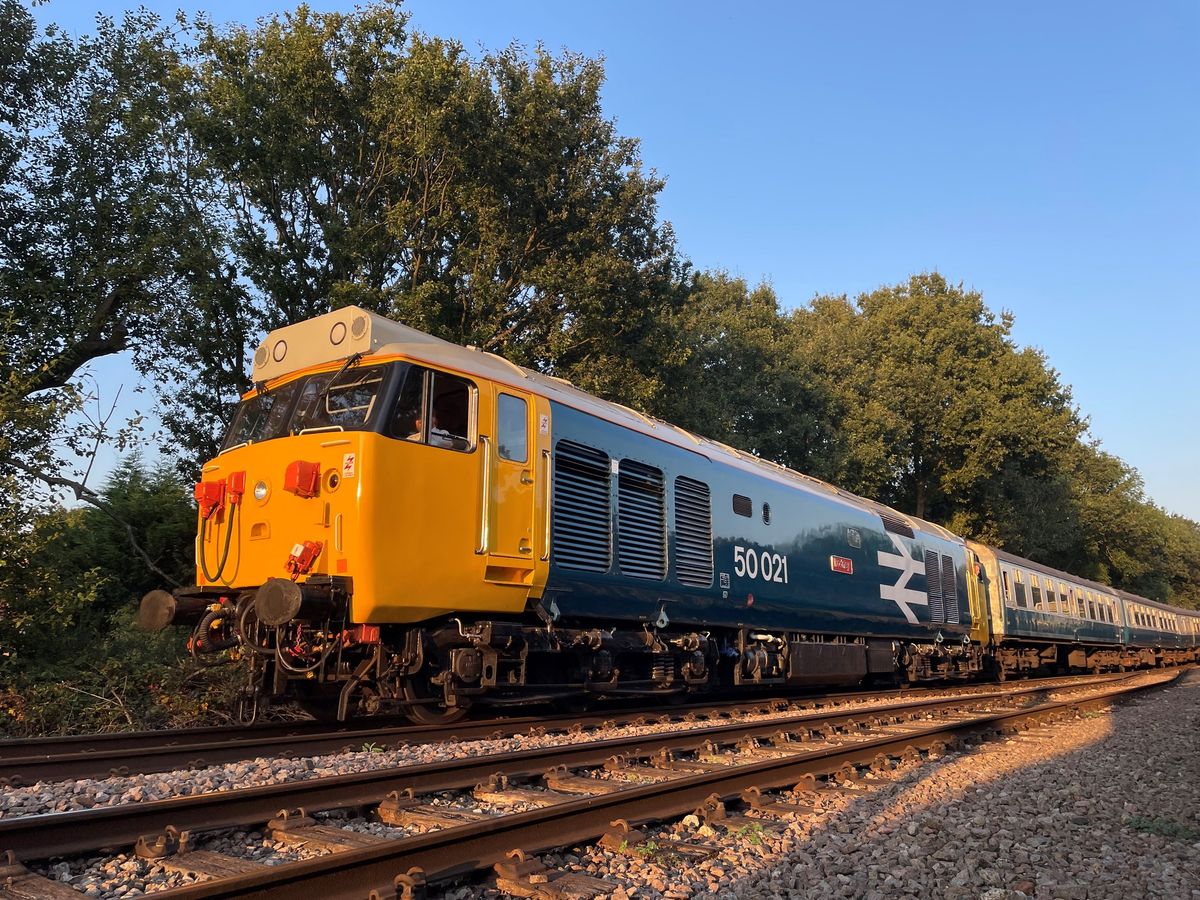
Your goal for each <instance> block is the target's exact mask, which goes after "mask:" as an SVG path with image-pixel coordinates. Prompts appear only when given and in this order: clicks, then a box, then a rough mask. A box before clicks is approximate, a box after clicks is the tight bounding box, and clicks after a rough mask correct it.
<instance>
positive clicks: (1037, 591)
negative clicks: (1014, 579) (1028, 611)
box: [1029, 575, 1044, 612]
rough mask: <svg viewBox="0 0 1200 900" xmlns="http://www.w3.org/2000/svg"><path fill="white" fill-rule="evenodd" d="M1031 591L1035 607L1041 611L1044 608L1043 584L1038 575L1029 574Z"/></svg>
mask: <svg viewBox="0 0 1200 900" xmlns="http://www.w3.org/2000/svg"><path fill="white" fill-rule="evenodd" d="M1029 593H1030V595H1032V597H1033V608H1034V609H1036V610H1037V611H1038V612H1041V611H1042V610H1043V609H1044V607H1043V606H1042V585H1041V582H1039V581H1038V577H1037V576H1036V575H1030V576H1029Z"/></svg>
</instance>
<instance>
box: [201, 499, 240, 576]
mask: <svg viewBox="0 0 1200 900" xmlns="http://www.w3.org/2000/svg"><path fill="white" fill-rule="evenodd" d="M241 509H242V507H241V504H240V503H238V504H232V505H231V509H230V512H229V522H228V524H227V525H226V526H225V547H224V548H223V549H222V550H221V562H220V563H219V564H218V565H217V572H216V574H215V575H214V574H212V573H211V572H209V571H208V560H207V559H206V558H205V553H204V544H205V531H206V529H207V526H208V519H201V520H200V552H199V553H197V554H196V556H197V557H199V559H200V571H201V572H203V573H204V578H205V579H206V580H207V581H208V583H209V584H216V583H217V582H218V581H220V580H221V576H222V575H224V574H225V564H226V563H228V562H229V547H230V544H231V543H232V542H233V526H234V522H233V518H234V516H235V515H236V516H238V517H239V518H240V517H241ZM218 533H219V531H218Z"/></svg>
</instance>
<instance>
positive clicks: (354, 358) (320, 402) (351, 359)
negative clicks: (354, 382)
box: [311, 353, 363, 410]
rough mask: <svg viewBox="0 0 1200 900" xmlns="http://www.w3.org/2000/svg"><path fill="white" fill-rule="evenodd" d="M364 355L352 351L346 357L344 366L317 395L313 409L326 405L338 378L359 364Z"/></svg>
mask: <svg viewBox="0 0 1200 900" xmlns="http://www.w3.org/2000/svg"><path fill="white" fill-rule="evenodd" d="M362 357H363V355H362V353H351V354H350V355H349V356H347V357H346V361H345V362H344V363H342V367H341V368H340V369H338V370H337V372H336V373H335V374H334V376H333V377H332V378H330V379H329V382H328V383H327V384H326V385H325V389H324V390H323V391H321V396H319V397H317V399H316V402H315V403H314V404H313V406H312V407H311V409H314V410H317V409H321V408H323V407H324V406H325V401H326V400H328V399H329V392H330V391H331V390H333V386H334V385H335V384H337V380H338V379H339V378H341V377H342V376H343V375H345V374H346V370H347V369H349V368H350V367H351V366H353V365H355V364H357V363H358V361H359V360H360V359H362Z"/></svg>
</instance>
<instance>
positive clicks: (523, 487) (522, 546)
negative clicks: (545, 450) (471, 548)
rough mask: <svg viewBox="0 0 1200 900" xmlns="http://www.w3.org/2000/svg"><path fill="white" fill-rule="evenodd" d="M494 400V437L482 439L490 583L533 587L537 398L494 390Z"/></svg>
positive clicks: (484, 542) (484, 541)
mask: <svg viewBox="0 0 1200 900" xmlns="http://www.w3.org/2000/svg"><path fill="white" fill-rule="evenodd" d="M491 399H492V403H491V404H489V405H490V406H491V409H490V411H489V412H490V415H489V416H488V418H489V420H490V421H489V425H490V428H489V431H490V434H488V435H486V436H481V443H483V444H486V453H487V462H486V466H487V468H486V470H485V472H484V481H485V483H486V484H485V494H486V496H487V501H486V502H487V508H486V510H485V513H484V523H483V529H482V533H481V536H480V550H481V551H482V552H483V553H484V554H485V555H486V557H487V571H486V574H485V578H486V579H487V580H488V581H493V582H497V583H501V584H522V585H532V583H533V577H534V566H535V557H536V552H535V546H534V543H535V536H534V514H535V506H536V503H537V467H536V462H537V446H536V444H537V442H536V439H535V436H534V429H533V418H534V398H533V397H532V396H531V395H529V394H527V393H525V392H523V391H519V390H516V389H514V388H510V387H507V386H504V385H494V386H493V388H492V398H491Z"/></svg>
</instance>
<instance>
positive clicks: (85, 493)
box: [9, 459, 180, 587]
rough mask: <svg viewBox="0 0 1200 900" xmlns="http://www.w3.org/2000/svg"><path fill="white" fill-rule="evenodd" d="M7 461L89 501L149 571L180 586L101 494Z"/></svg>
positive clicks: (13, 461) (86, 501) (79, 483)
mask: <svg viewBox="0 0 1200 900" xmlns="http://www.w3.org/2000/svg"><path fill="white" fill-rule="evenodd" d="M9 463H10V464H11V465H13V466H15V467H16V468H18V469H20V470H21V471H22V472H24V473H25V474H26V475H30V476H32V477H33V478H36V479H37V480H38V481H40V482H42V483H43V484H46V485H49V486H50V487H56V488H66V489H67V490H69V491H71V493H72V494H74V495H75V499H76V500H82V501H83V502H84V503H90V504H91V505H92V506H94V507H95V508H96V509H98V510H100V512H102V513H104V514H105V515H106V516H108V517H109V518H110V519H112V521H113V522H115V523H116V524H117V525H119V526H121V528H122V529H123V530H124V531H125V537H126V539H128V541H129V546H131V547H132V548H133V550H134V552H135V553H137V555H138V556H140V557H141V558H142V562H144V563H145V564H146V567H147V568H148V569H150V571H151V572H153V573H154V574H155V575H157V576H158V577H159V578H162V579H163V580H164V581H166V582H167V583H168V584H170V585H171V586H172V587H179V586H180V585H179V582H178V581H176V580H175V579H174V578H172V577H171V576H170V575H168V574H167V573H166V572H164V571H163V570H162V569H160V568H159V567H158V566H157V565H156V564H155V562H154V560H152V559H151V558H150V555H149V554H148V553H147V552H146V551H145V549H143V547H142V545H141V544H139V543H138V540H137V535H135V534H134V531H133V526H132V525H130V524H129V523H128V522H126V521H125V520H124V519H122V518H121V517H120V516H119V515H117V513H116V511H115V510H114V509H113V508H112V506H111V505H109V503H108V501H106V500H105V499H104V498H103V497H102V496H100V495H99V494H97V493H96V492H95V491H93V490H92V489H91V488H90V487H88V486H87V485H86V484H84V483H83V482H82V481H75V480H74V479H72V478H64V477H63V476H61V475H51V474H50V473H49V472H43V471H42V470H41V469H37V468H34V467H33V466H29V465H26V464H25V463H23V462H21V461H20V460H19V459H11V460H9Z"/></svg>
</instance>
